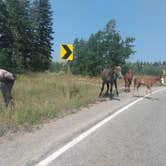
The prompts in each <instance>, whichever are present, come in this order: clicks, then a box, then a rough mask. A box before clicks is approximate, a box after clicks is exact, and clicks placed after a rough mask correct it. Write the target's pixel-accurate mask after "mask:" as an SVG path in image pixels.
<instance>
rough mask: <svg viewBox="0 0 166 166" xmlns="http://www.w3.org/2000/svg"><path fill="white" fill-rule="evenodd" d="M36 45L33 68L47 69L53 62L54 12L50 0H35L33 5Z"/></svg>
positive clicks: (34, 46)
mask: <svg viewBox="0 0 166 166" xmlns="http://www.w3.org/2000/svg"><path fill="white" fill-rule="evenodd" d="M31 13H32V17H33V18H34V19H33V26H34V29H33V31H34V38H33V39H34V45H33V57H32V64H31V65H32V68H33V70H35V71H36V70H46V69H48V68H49V66H50V64H51V59H52V56H51V52H52V48H51V47H52V39H53V38H52V34H53V30H52V12H51V6H50V3H49V0H35V1H34V3H33V7H32V11H31Z"/></svg>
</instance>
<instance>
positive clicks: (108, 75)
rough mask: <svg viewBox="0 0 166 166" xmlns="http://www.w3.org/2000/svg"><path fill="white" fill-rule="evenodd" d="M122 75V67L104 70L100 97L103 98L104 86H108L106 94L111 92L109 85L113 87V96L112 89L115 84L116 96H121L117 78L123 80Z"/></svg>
mask: <svg viewBox="0 0 166 166" xmlns="http://www.w3.org/2000/svg"><path fill="white" fill-rule="evenodd" d="M122 77H123V76H122V73H121V67H120V66H115V67H110V68H107V69H104V70H103V72H102V73H101V79H102V87H101V91H100V94H99V96H100V97H101V95H102V93H103V90H104V86H105V84H106V85H107V90H106V93H105V94H108V91H109V85H111V88H110V93H111V94H112V88H113V84H114V85H115V89H116V94H117V96H119V92H118V88H117V78H120V79H121V78H122Z"/></svg>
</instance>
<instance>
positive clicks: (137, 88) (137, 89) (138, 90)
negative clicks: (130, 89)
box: [137, 84, 141, 96]
mask: <svg viewBox="0 0 166 166" xmlns="http://www.w3.org/2000/svg"><path fill="white" fill-rule="evenodd" d="M140 86H141V84H138V85H137V95H138V96H140V94H139V87H140Z"/></svg>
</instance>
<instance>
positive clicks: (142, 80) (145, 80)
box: [133, 76, 162, 96]
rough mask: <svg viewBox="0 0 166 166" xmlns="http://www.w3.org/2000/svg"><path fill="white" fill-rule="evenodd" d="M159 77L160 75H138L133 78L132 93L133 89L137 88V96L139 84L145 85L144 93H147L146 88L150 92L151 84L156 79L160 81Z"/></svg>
mask: <svg viewBox="0 0 166 166" xmlns="http://www.w3.org/2000/svg"><path fill="white" fill-rule="evenodd" d="M161 78H162V77H161V76H151V77H148V76H140V77H136V78H134V92H133V95H134V94H135V89H136V88H137V95H138V96H139V91H138V90H139V87H140V86H141V85H144V86H146V91H145V93H146V94H147V93H148V90H149V92H150V93H151V88H152V86H153V85H154V83H156V82H157V81H160V82H161Z"/></svg>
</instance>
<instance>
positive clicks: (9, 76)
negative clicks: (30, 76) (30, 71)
mask: <svg viewBox="0 0 166 166" xmlns="http://www.w3.org/2000/svg"><path fill="white" fill-rule="evenodd" d="M15 80H16V76H15V75H14V74H13V73H10V72H8V71H6V70H4V69H0V89H1V92H2V95H3V98H4V101H5V104H6V107H8V105H9V103H10V102H11V101H12V99H13V98H12V96H11V91H12V88H13V85H14V82H15ZM12 104H13V103H12Z"/></svg>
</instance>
